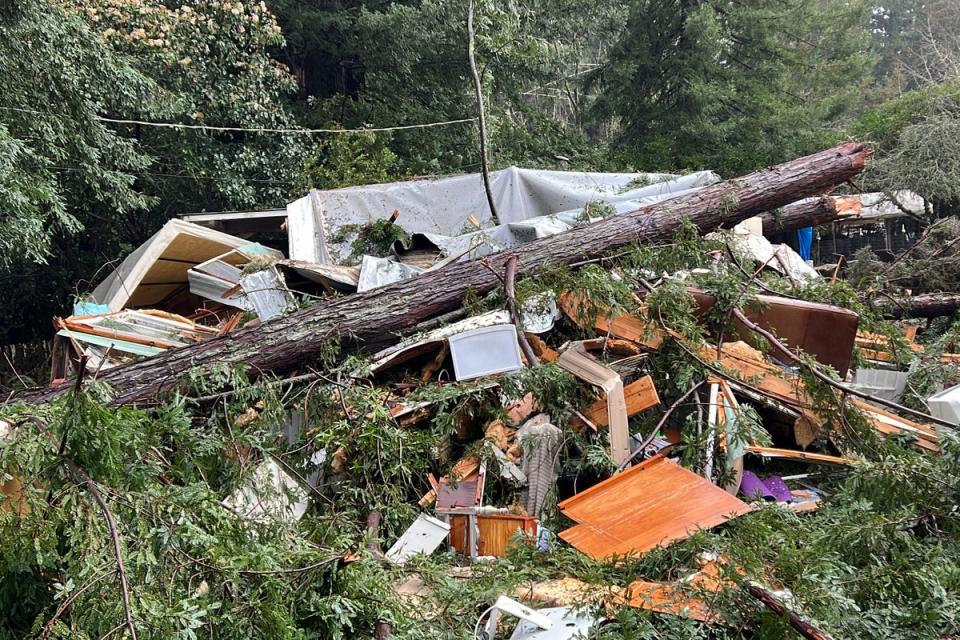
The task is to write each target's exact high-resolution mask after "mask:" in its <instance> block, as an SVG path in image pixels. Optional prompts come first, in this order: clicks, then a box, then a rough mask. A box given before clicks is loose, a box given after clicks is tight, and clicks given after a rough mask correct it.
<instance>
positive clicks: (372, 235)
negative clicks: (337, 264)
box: [331, 219, 410, 264]
mask: <svg viewBox="0 0 960 640" xmlns="http://www.w3.org/2000/svg"><path fill="white" fill-rule="evenodd" d="M351 238H353V240H352V242H351V244H350V255H349V256H347V258H346V260H345V262H346V264H357V263H358V262H359V261H360V258H362V257H363V256H364V255H370V256H387V255H390V253H391V252H392V251H393V243H394V242H399V243H400V244H401V245H404V246H407V245H409V244H410V235H409V234H408V233H407V232H406V231H404V229H403V227H401V226H400V225H398V224H393V221H391V220H387V219H384V220H377V221H375V222H371V223H370V224H364V225H360V224H345V225H343V226H341V227H340V228H339V229H338V230H337V233H336V234H335V235H334V236H333V237H332V238H331V240H332V241H333V242H346V241H347V240H350V239H351Z"/></svg>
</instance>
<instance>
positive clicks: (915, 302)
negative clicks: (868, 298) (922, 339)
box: [876, 293, 960, 318]
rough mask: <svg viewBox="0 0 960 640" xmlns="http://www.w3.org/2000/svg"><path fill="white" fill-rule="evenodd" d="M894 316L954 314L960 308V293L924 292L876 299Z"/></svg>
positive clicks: (925, 316)
mask: <svg viewBox="0 0 960 640" xmlns="http://www.w3.org/2000/svg"><path fill="white" fill-rule="evenodd" d="M876 304H877V305H878V306H879V307H881V308H882V309H883V311H884V313H886V314H887V315H889V316H892V317H894V318H936V317H938V316H949V315H952V314H953V312H955V311H956V310H957V309H960V293H924V294H922V295H918V296H913V297H911V298H897V299H896V301H894V300H891V299H889V298H881V299H878V300H877V301H876Z"/></svg>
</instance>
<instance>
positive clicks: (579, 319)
mask: <svg viewBox="0 0 960 640" xmlns="http://www.w3.org/2000/svg"><path fill="white" fill-rule="evenodd" d="M560 309H561V310H562V311H563V312H564V313H565V314H566V316H567V317H568V318H570V320H572V321H573V323H574V324H576V325H577V326H579V327H580V328H581V329H586V328H587V326H588V325H589V324H590V321H591V320H592V324H593V329H594V330H595V331H596V332H597V333H599V334H601V335H605V336H611V337H613V338H619V339H621V340H628V341H630V342H634V343H636V344H640V345H643V346H645V347H647V348H649V349H659V348H660V345H661V344H663V339H664V337H665V336H664V334H663V332H662V331H660V330H659V329H658V328H657V327H656V326H655V325H653V324H652V323H650V322H647V321H646V320H644V319H642V318H639V317H637V316H632V315H628V314H616V315H615V314H614V313H613V312H612V311H611V309H610V308H609V307H607V306H605V305H597V304H596V303H594V302H590V301H588V300H586V299H585V298H583V297H582V296H580V295H579V294H575V293H572V292H569V291H568V292H566V293H564V294H563V295H562V296H560ZM594 310H599V313H598V314H593V313H590V312H591V311H594ZM592 315H596V316H597V317H596V318H592V317H591V316H592Z"/></svg>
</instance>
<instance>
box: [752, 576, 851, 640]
mask: <svg viewBox="0 0 960 640" xmlns="http://www.w3.org/2000/svg"><path fill="white" fill-rule="evenodd" d="M745 588H746V590H747V593H749V594H750V595H751V596H753V597H754V598H756V599H757V600H759V601H760V602H762V603H763V605H764V606H765V607H767V608H768V609H770V610H771V611H773V612H774V613H776V614H777V615H780V616H786V618H787V621H788V622H789V623H790V626H791V627H793V628H794V629H796V630H797V632H798V633H799V634H800V635H802V636H803V637H804V638H807V639H808V640H833V636H831V635H830V634H829V633H827V632H825V631H822V630H820V629H819V628H817V627H815V626H814V625H812V624H811V623H809V622H807V621H806V620H804V619H803V618H801V617H800V616H799V615H797V613H796V612H795V611H792V610H790V609H788V608H786V607H785V606H784V605H783V603H781V602H780V600H778V599H777V597H776V596H775V595H773V594H772V593H770V592H769V591H767V590H766V589H764V588H763V587H761V586H759V585H756V584H753V583H747V584H746V585H745Z"/></svg>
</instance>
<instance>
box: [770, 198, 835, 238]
mask: <svg viewBox="0 0 960 640" xmlns="http://www.w3.org/2000/svg"><path fill="white" fill-rule="evenodd" d="M760 217H761V218H762V219H763V235H765V236H770V235H773V234H775V233H783V232H784V231H792V230H794V229H799V228H800V227H816V226H818V225H821V224H827V223H828V222H833V221H834V220H836V219H837V218H839V217H840V213H839V210H838V209H837V198H836V197H834V196H823V197H821V198H807V199H805V200H801V201H800V202H794V203H793V204H790V205H787V206H785V207H783V209H781V210H780V211H779V212H770V211H767V212H766V213H762V214H760Z"/></svg>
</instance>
